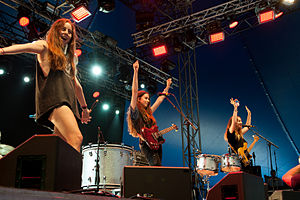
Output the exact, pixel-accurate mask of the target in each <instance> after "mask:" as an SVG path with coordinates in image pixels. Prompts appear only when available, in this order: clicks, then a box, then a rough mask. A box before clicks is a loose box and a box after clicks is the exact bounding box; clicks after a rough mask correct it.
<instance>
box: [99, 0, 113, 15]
mask: <svg viewBox="0 0 300 200" xmlns="http://www.w3.org/2000/svg"><path fill="white" fill-rule="evenodd" d="M98 5H99V11H101V12H104V13H109V12H111V11H113V10H114V9H115V0H98Z"/></svg>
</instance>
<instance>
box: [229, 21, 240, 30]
mask: <svg viewBox="0 0 300 200" xmlns="http://www.w3.org/2000/svg"><path fill="white" fill-rule="evenodd" d="M238 24H239V22H238V21H236V20H233V21H231V22H230V23H229V28H234V27H236V26H237V25H238Z"/></svg>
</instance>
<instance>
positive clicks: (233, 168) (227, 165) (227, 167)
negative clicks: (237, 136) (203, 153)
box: [221, 154, 241, 172]
mask: <svg viewBox="0 0 300 200" xmlns="http://www.w3.org/2000/svg"><path fill="white" fill-rule="evenodd" d="M240 170H241V161H240V159H239V157H238V156H237V155H235V154H231V155H230V154H224V155H223V156H222V159H221V171H222V172H237V171H240Z"/></svg>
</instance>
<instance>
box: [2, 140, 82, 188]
mask: <svg viewBox="0 0 300 200" xmlns="http://www.w3.org/2000/svg"><path fill="white" fill-rule="evenodd" d="M81 169H82V156H81V154H80V153H79V152H77V151H76V150H75V149H74V148H73V147H71V146H70V145H69V144H67V143H66V142H65V141H63V140H62V139H61V138H60V137H58V136H56V135H35V136H32V137H31V138H30V139H28V140H27V141H25V142H24V143H23V144H21V145H19V146H18V147H17V148H16V149H14V150H13V151H11V152H10V153H9V154H7V155H6V156H5V157H3V158H2V159H0V185H2V186H7V187H16V188H35V189H41V190H48V191H68V190H77V189H80V185H81Z"/></svg>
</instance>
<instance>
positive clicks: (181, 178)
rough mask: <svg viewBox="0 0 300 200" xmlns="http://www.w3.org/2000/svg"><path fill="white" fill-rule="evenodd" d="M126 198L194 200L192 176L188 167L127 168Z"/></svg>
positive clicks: (125, 168) (125, 171)
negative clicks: (137, 196)
mask: <svg viewBox="0 0 300 200" xmlns="http://www.w3.org/2000/svg"><path fill="white" fill-rule="evenodd" d="M123 187H124V189H123V194H124V197H125V198H129V197H133V196H136V195H137V194H139V195H141V196H144V197H151V198H158V199H162V200H174V199H184V200H190V199H192V176H191V170H190V169H189V168H187V167H152V166H151V167H150V166H125V167H124V180H123Z"/></svg>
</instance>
